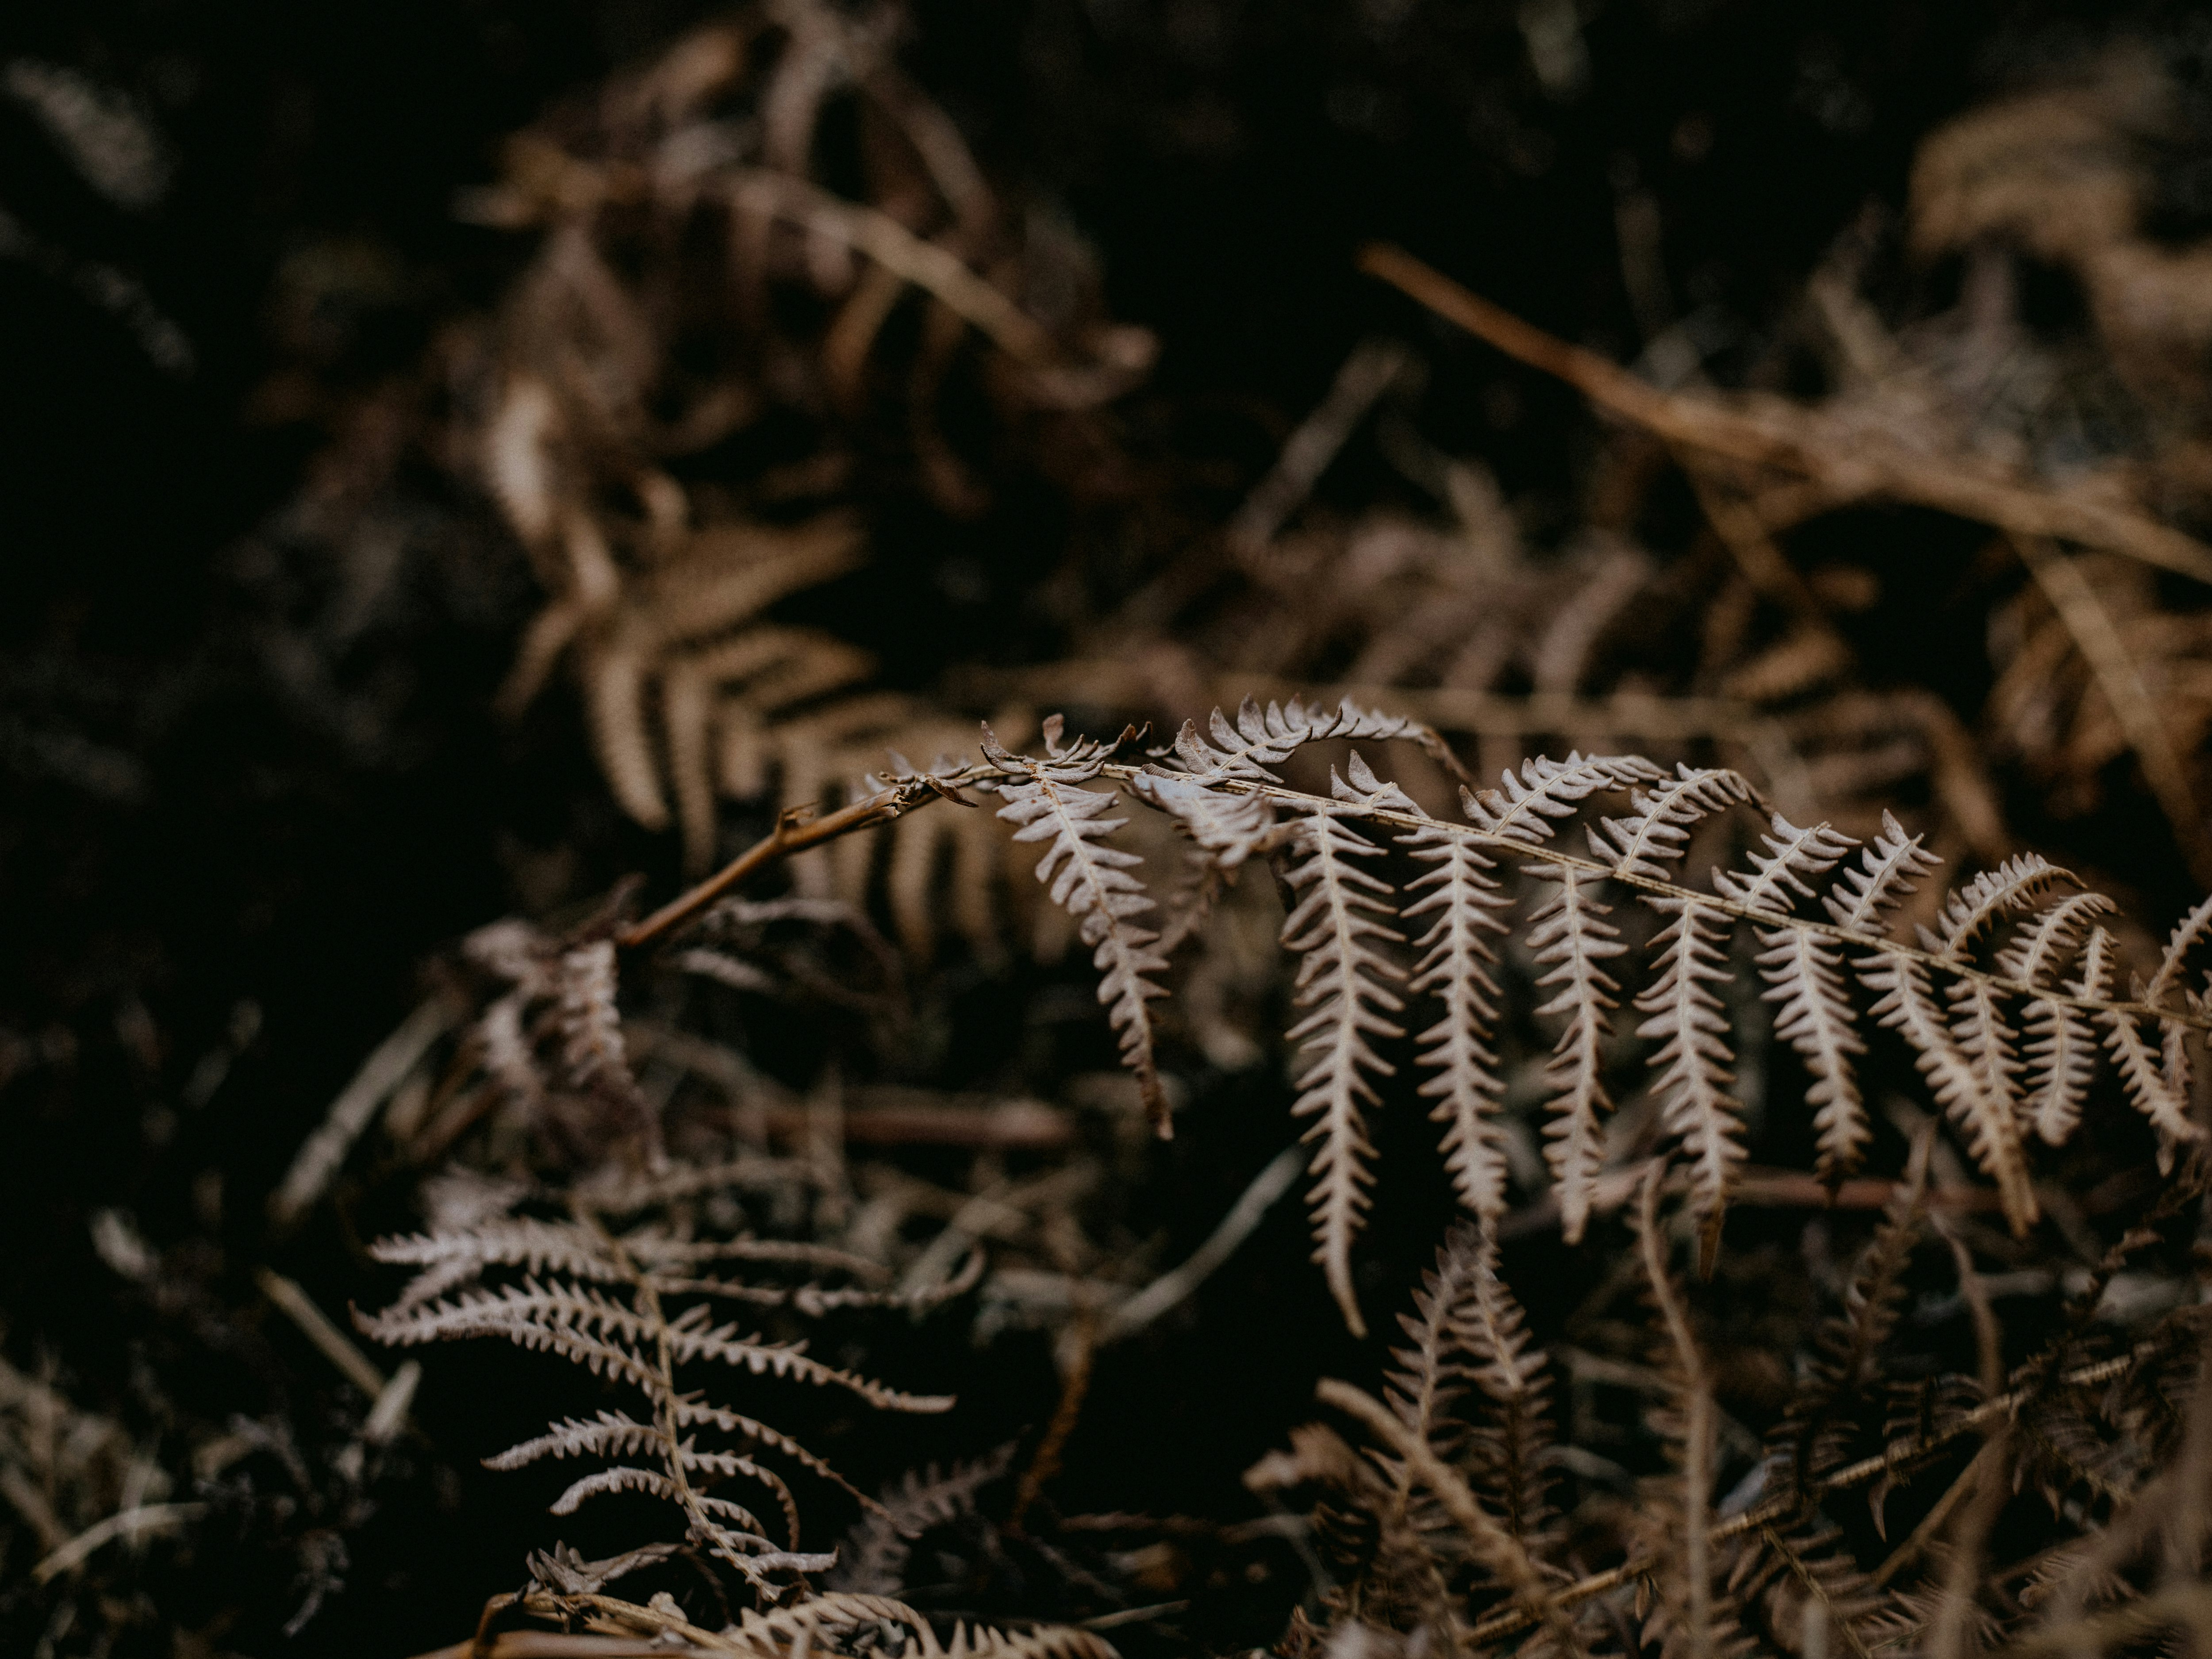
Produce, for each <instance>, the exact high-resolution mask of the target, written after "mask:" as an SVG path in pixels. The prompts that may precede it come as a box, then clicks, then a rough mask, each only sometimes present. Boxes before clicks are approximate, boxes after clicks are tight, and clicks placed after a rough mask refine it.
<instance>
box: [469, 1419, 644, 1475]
mask: <svg viewBox="0 0 2212 1659" xmlns="http://www.w3.org/2000/svg"><path fill="white" fill-rule="evenodd" d="M658 1442H659V1430H657V1429H655V1428H654V1427H653V1425H650V1424H647V1423H639V1422H635V1421H633V1420H632V1419H629V1418H628V1417H626V1416H624V1415H623V1413H620V1412H605V1411H603V1412H601V1413H599V1420H598V1421H596V1422H592V1423H586V1422H581V1421H580V1420H579V1419H575V1418H573V1417H566V1418H563V1419H561V1420H560V1421H559V1422H557V1423H556V1424H554V1425H551V1426H550V1428H549V1429H548V1430H547V1431H546V1432H544V1434H541V1435H538V1437H535V1438H534V1439H530V1440H525V1441H523V1442H521V1443H520V1444H517V1445H513V1446H509V1447H508V1448H507V1449H506V1450H505V1451H503V1452H495V1453H494V1454H493V1455H491V1456H489V1457H487V1458H485V1459H484V1460H483V1466H484V1467H485V1468H488V1469H498V1470H501V1471H502V1472H506V1471H510V1470H513V1469H520V1468H526V1467H527V1466H528V1465H530V1464H532V1463H535V1462H538V1460H539V1459H541V1458H547V1457H550V1458H554V1459H556V1460H557V1459H560V1458H564V1457H633V1456H635V1455H637V1454H638V1453H639V1452H641V1451H642V1450H644V1449H647V1447H650V1446H653V1445H655V1444H657V1443H658Z"/></svg>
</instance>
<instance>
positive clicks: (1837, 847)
mask: <svg viewBox="0 0 2212 1659" xmlns="http://www.w3.org/2000/svg"><path fill="white" fill-rule="evenodd" d="M1769 822H1770V832H1769V833H1767V834H1765V835H1762V836H1760V837H1759V839H1760V840H1761V841H1763V842H1765V843H1766V848H1767V854H1769V856H1765V857H1762V856H1761V855H1760V854H1757V853H1752V854H1747V858H1748V860H1749V862H1750V864H1751V872H1750V873H1749V874H1748V875H1746V874H1743V873H1741V872H1734V871H1725V870H1716V871H1714V872H1713V890H1714V891H1715V892H1717V893H1718V894H1719V895H1720V896H1722V897H1723V898H1726V899H1733V900H1735V902H1737V903H1738V904H1741V906H1743V908H1745V909H1747V910H1771V911H1778V912H1781V913H1782V914H1784V915H1787V914H1788V913H1789V912H1790V910H1791V909H1792V908H1794V907H1795V904H1796V900H1794V899H1792V898H1791V896H1790V895H1791V894H1793V893H1794V894H1796V896H1797V897H1799V898H1811V897H1813V896H1814V890H1813V888H1812V886H1811V885H1810V884H1808V882H1807V880H1806V878H1807V877H1808V876H1817V875H1820V874H1822V873H1824V872H1826V871H1829V870H1831V869H1833V868H1834V867H1835V866H1836V864H1837V863H1838V860H1841V859H1842V858H1843V857H1844V855H1845V854H1848V853H1850V851H1851V849H1852V848H1856V847H1857V845H1858V842H1856V841H1854V840H1852V839H1851V837H1850V836H1846V835H1842V834H1839V833H1838V831H1836V830H1835V829H1832V828H1830V827H1829V826H1828V825H1827V824H1826V823H1816V824H1814V826H1813V827H1812V828H1811V829H1799V828H1797V826H1796V825H1795V824H1794V823H1790V820H1789V819H1787V818H1785V817H1783V816H1782V814H1781V813H1779V812H1775V813H1771V814H1770V815H1769Z"/></svg>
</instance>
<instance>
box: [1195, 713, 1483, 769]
mask: <svg viewBox="0 0 2212 1659" xmlns="http://www.w3.org/2000/svg"><path fill="white" fill-rule="evenodd" d="M1206 729H1207V732H1208V733H1209V734H1210V735H1211V737H1212V742H1211V743H1209V742H1207V741H1206V738H1201V737H1200V736H1199V734H1198V726H1197V724H1196V722H1194V721H1190V720H1186V721H1184V722H1183V727H1182V731H1180V732H1177V733H1176V739H1175V752H1176V758H1177V759H1178V760H1180V761H1182V763H1183V764H1184V765H1185V766H1187V767H1188V768H1189V769H1190V770H1191V771H1192V772H1193V773H1194V774H1196V775H1199V776H1201V777H1216V778H1243V779H1246V780H1249V781H1252V782H1255V783H1279V782H1281V781H1282V780H1281V779H1280V778H1279V777H1278V776H1277V775H1275V773H1273V771H1271V770H1269V769H1270V768H1271V767H1276V766H1280V765H1281V764H1282V763H1284V762H1285V761H1286V760H1288V759H1290V757H1291V756H1292V755H1295V754H1296V753H1297V751H1298V750H1301V749H1303V748H1304V747H1305V746H1306V744H1310V743H1321V742H1324V741H1326V740H1328V739H1329V738H1352V739H1354V740H1356V741H1365V742H1382V741H1384V740H1386V739H1390V738H1401V739H1403V740H1405V741H1407V742H1408V743H1414V744H1419V745H1420V747H1421V748H1422V749H1423V750H1425V752H1426V753H1427V754H1428V755H1429V756H1430V757H1431V759H1433V760H1436V761H1437V762H1438V763H1441V764H1443V766H1445V767H1446V768H1447V769H1449V770H1451V771H1454V772H1457V771H1458V770H1459V763H1458V761H1457V760H1456V759H1455V758H1454V757H1453V755H1452V752H1451V750H1450V748H1449V745H1447V744H1445V742H1444V740H1443V738H1440V737H1438V736H1437V733H1436V732H1434V731H1433V730H1432V729H1431V728H1430V727H1428V726H1424V725H1423V724H1422V723H1421V722H1420V721H1419V720H1406V719H1403V718H1401V717H1400V716H1398V715H1395V714H1379V713H1377V712H1376V710H1374V709H1371V708H1361V707H1359V705H1358V704H1357V703H1355V702H1352V699H1351V698H1349V697H1346V699H1344V701H1343V702H1340V703H1339V704H1338V705H1337V706H1336V708H1333V709H1323V708H1307V707H1306V706H1305V704H1304V703H1303V702H1299V701H1298V700H1297V698H1296V697H1293V698H1291V700H1290V702H1287V703H1273V702H1271V703H1269V704H1268V705H1267V707H1266V708H1261V706H1260V705H1259V704H1258V703H1257V702H1255V701H1254V700H1253V699H1251V698H1249V697H1247V698H1245V700H1244V701H1243V703H1242V704H1240V705H1239V706H1238V708H1237V720H1236V723H1235V724H1234V725H1231V723H1230V721H1229V720H1228V718H1227V716H1225V714H1222V712H1221V711H1220V710H1219V709H1218V708H1217V709H1215V710H1214V711H1213V714H1212V718H1211V719H1210V720H1207V722H1206Z"/></svg>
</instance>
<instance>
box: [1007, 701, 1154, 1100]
mask: <svg viewBox="0 0 2212 1659" xmlns="http://www.w3.org/2000/svg"><path fill="white" fill-rule="evenodd" d="M1057 721H1058V716H1056V715H1055V716H1054V720H1052V721H1051V722H1048V724H1047V726H1046V741H1047V743H1048V744H1054V745H1056V744H1057V740H1058V738H1059V734H1060V728H1059V726H1058V724H1057ZM983 752H984V753H985V755H987V757H990V758H991V759H992V760H993V761H994V762H996V763H999V764H1000V766H1002V767H1004V768H1006V769H1010V770H1011V771H1012V772H1013V773H1014V776H1013V777H1012V779H1009V780H1008V781H1005V782H1002V783H1001V784H1000V793H1002V794H1003V795H1005V797H1006V805H1003V806H1001V807H1000V809H999V817H1001V818H1003V819H1005V820H1006V822H1007V823H1012V824H1014V825H1016V826H1018V827H1017V828H1016V829H1015V831H1014V839H1015V840H1016V841H1018V842H1043V843H1044V844H1045V848H1044V854H1043V855H1042V857H1041V858H1039V859H1038V860H1037V867H1036V876H1037V880H1038V881H1040V882H1042V883H1048V884H1050V890H1051V894H1052V902H1054V904H1056V905H1058V906H1060V908H1062V909H1064V910H1066V912H1067V914H1068V915H1071V916H1073V918H1074V919H1075V921H1076V924H1077V927H1078V928H1079V931H1080V933H1081V936H1082V939H1083V942H1084V943H1085V945H1090V946H1091V962H1092V964H1093V965H1094V966H1095V967H1097V969H1098V972H1099V980H1098V1000H1099V1001H1100V1002H1102V1003H1103V1004H1105V1005H1106V1008H1107V1018H1108V1020H1109V1023H1110V1024H1112V1026H1113V1028H1114V1030H1115V1031H1117V1032H1118V1033H1119V1034H1120V1036H1121V1060H1122V1063H1123V1064H1124V1065H1126V1066H1128V1068H1129V1070H1130V1071H1131V1072H1132V1073H1133V1074H1134V1075H1135V1077H1136V1079H1137V1088H1138V1091H1139V1093H1140V1095H1141V1096H1142V1097H1143V1099H1144V1103H1145V1109H1146V1113H1147V1114H1148V1115H1150V1117H1151V1119H1152V1127H1153V1128H1154V1130H1155V1131H1156V1132H1157V1133H1158V1134H1159V1135H1160V1136H1161V1137H1162V1138H1163V1139H1165V1138H1166V1137H1167V1136H1168V1135H1169V1133H1171V1128H1172V1126H1171V1123H1170V1119H1169V1116H1168V1100H1167V1091H1166V1090H1165V1089H1164V1087H1163V1086H1162V1085H1161V1083H1160V1077H1159V1071H1158V1063H1157V1061H1156V1060H1155V1058H1154V1053H1153V1032H1152V1010H1151V1007H1150V1006H1149V1005H1150V1004H1151V1002H1152V999H1153V998H1155V997H1161V996H1165V995H1166V994H1167V991H1166V988H1165V987H1163V986H1161V985H1159V984H1158V983H1157V982H1156V981H1153V980H1151V979H1149V978H1147V977H1146V975H1151V974H1157V973H1164V972H1165V971H1166V970H1167V966H1168V961H1167V958H1166V957H1164V956H1163V955H1161V954H1160V952H1159V951H1158V950H1156V949H1154V948H1153V946H1154V945H1155V942H1156V941H1157V940H1158V938H1159V932H1158V929H1157V928H1152V927H1146V926H1145V925H1144V924H1143V923H1142V922H1139V921H1137V920H1136V918H1137V917H1139V916H1141V915H1144V914H1146V912H1147V911H1149V910H1151V909H1152V896H1151V895H1150V894H1149V893H1147V892H1146V890H1145V886H1144V884H1143V883H1142V882H1140V881H1139V880H1138V879H1137V878H1135V877H1134V876H1133V875H1131V874H1130V873H1129V872H1130V871H1131V869H1133V867H1135V866H1138V865H1140V864H1142V863H1143V862H1144V860H1142V859H1141V858H1139V857H1138V855H1137V854H1134V853H1128V852H1124V851H1122V850H1121V848H1117V847H1109V846H1108V845H1106V844H1105V841H1106V837H1107V836H1110V835H1112V834H1113V833H1114V831H1115V830H1116V829H1120V828H1121V826H1122V825H1123V824H1125V823H1127V822H1128V820H1127V818H1121V817H1107V816H1106V814H1107V813H1108V812H1109V811H1110V810H1111V809H1112V808H1113V806H1114V805H1115V803H1116V801H1117V800H1118V799H1119V798H1118V797H1117V796H1115V795H1114V794H1112V793H1108V792H1103V791H1099V790H1092V789H1085V788H1083V787H1080V786H1081V785H1082V784H1083V783H1084V782H1085V781H1088V780H1089V779H1091V778H1094V777H1096V776H1097V775H1098V766H1099V761H1100V758H1101V757H1099V755H1098V754H1097V752H1096V751H1095V750H1091V751H1088V752H1083V753H1079V752H1077V751H1073V750H1071V751H1069V752H1068V753H1067V754H1066V756H1065V757H1062V756H1057V755H1056V756H1054V757H1053V758H1052V759H1051V760H1048V761H1033V760H1029V759H1026V758H1023V757H1017V756H1014V755H1012V754H1009V753H1008V752H1007V751H1006V750H1005V749H1004V748H1002V747H1000V744H999V742H998V739H997V738H994V737H993V736H992V735H991V733H990V728H989V727H988V726H986V727H984V737H983Z"/></svg>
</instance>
